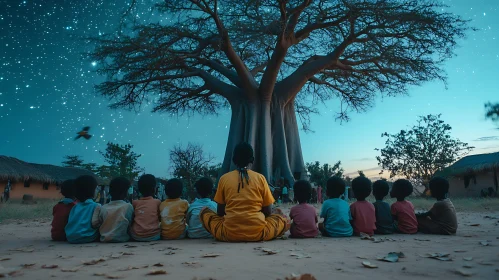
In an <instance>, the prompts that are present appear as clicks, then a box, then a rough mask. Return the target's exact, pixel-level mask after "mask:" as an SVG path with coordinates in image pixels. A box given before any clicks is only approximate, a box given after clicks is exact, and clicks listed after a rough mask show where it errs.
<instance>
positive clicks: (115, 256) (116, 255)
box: [111, 253, 123, 259]
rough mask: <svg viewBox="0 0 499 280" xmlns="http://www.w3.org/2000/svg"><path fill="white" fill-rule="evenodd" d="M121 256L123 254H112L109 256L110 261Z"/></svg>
mask: <svg viewBox="0 0 499 280" xmlns="http://www.w3.org/2000/svg"><path fill="white" fill-rule="evenodd" d="M122 256H123V253H117V254H112V255H111V258H112V259H119V258H121V257H122Z"/></svg>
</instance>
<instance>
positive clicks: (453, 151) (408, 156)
mask: <svg viewBox="0 0 499 280" xmlns="http://www.w3.org/2000/svg"><path fill="white" fill-rule="evenodd" d="M451 130H452V127H451V126H450V125H449V124H446V123H445V122H444V121H443V120H442V119H441V115H427V116H421V117H419V119H418V121H417V123H416V124H415V125H414V126H412V127H411V128H410V129H408V130H401V131H400V132H399V133H396V134H388V133H386V132H385V133H383V134H382V135H381V136H382V137H386V138H387V139H386V142H385V147H384V148H382V149H377V150H379V151H380V153H381V155H380V156H378V157H377V160H378V164H379V166H381V168H382V169H383V170H382V171H381V173H383V171H384V170H387V171H389V172H390V178H392V177H395V176H403V177H406V178H408V179H412V180H416V181H417V182H419V183H421V184H423V185H425V187H427V182H428V181H429V180H430V179H431V177H432V176H433V175H434V174H435V172H437V171H439V170H442V169H443V168H445V167H447V166H449V165H450V164H452V163H453V162H455V161H456V160H457V159H459V158H461V157H463V156H465V155H466V154H467V153H468V152H470V151H471V150H472V149H473V148H474V147H471V146H469V145H468V144H467V143H463V142H461V141H460V140H459V139H455V138H452V137H451V135H450V132H451Z"/></svg>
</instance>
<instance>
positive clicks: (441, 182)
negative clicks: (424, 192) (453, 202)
mask: <svg viewBox="0 0 499 280" xmlns="http://www.w3.org/2000/svg"><path fill="white" fill-rule="evenodd" d="M429 185H430V192H431V196H433V197H434V198H436V199H444V198H446V197H447V193H449V181H447V179H445V178H442V177H435V178H432V179H431V180H430V183H429Z"/></svg>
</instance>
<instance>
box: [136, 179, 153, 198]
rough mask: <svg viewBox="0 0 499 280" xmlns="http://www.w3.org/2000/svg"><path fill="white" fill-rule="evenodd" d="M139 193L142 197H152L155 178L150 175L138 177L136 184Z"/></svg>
mask: <svg viewBox="0 0 499 280" xmlns="http://www.w3.org/2000/svg"><path fill="white" fill-rule="evenodd" d="M138 187H139V192H140V193H141V194H142V196H143V197H147V196H153V195H154V191H155V190H156V177H154V175H151V174H145V175H142V176H140V178H139V182H138Z"/></svg>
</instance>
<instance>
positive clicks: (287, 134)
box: [221, 99, 305, 182]
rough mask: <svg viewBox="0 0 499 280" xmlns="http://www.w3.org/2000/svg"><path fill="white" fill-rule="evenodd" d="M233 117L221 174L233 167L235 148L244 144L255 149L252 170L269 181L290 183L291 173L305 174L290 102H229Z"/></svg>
mask: <svg viewBox="0 0 499 280" xmlns="http://www.w3.org/2000/svg"><path fill="white" fill-rule="evenodd" d="M231 109H232V116H231V124H230V129H229V136H228V140H227V148H226V151H225V158H224V162H223V165H222V170H221V172H222V174H224V173H226V172H229V171H230V170H233V169H234V168H235V166H234V164H233V163H232V153H233V150H234V147H235V146H236V145H237V144H238V143H240V142H242V141H246V142H248V143H250V144H251V145H252V146H253V148H254V150H255V163H254V164H253V166H252V169H253V170H255V171H257V172H260V173H262V174H263V175H264V176H265V177H266V178H267V180H268V181H273V180H277V179H279V178H274V177H276V176H279V177H284V178H286V179H288V180H289V181H290V182H293V175H294V173H299V174H300V176H301V177H303V176H304V175H305V165H304V162H303V156H302V151H301V145H300V137H299V133H298V124H297V121H296V114H295V110H294V104H293V102H288V103H287V104H284V103H283V102H279V101H278V100H276V99H274V100H272V103H271V102H269V101H248V100H242V99H241V100H238V101H236V102H231Z"/></svg>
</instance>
